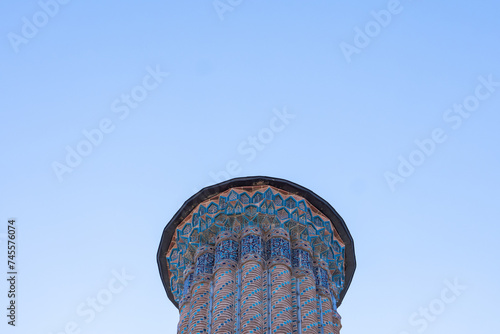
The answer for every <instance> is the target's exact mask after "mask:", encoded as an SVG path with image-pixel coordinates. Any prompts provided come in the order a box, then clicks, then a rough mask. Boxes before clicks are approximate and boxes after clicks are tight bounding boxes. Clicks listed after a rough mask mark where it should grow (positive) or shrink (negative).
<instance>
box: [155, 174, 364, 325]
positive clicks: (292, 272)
mask: <svg viewBox="0 0 500 334" xmlns="http://www.w3.org/2000/svg"><path fill="white" fill-rule="evenodd" d="M158 265H159V268H160V274H161V277H162V281H163V283H164V286H165V288H166V291H167V294H168V296H169V298H170V299H171V301H172V302H173V303H174V305H176V307H178V309H179V314H180V318H179V323H178V326H177V333H178V334H195V333H236V334H239V333H242V334H243V333H245V334H246V333H248V334H249V333H254V334H267V333H269V334H271V333H290V334H292V333H293V334H295V333H300V334H301V333H321V334H326V333H335V334H338V333H339V331H340V329H341V317H340V315H339V314H338V312H337V306H339V305H340V303H341V302H342V298H343V296H344V295H345V292H346V290H347V288H348V286H349V284H350V281H351V279H352V275H353V273H354V268H355V257H354V247H353V243H352V238H351V236H350V234H349V231H348V230H347V228H346V226H345V223H344V222H343V220H342V218H340V216H338V214H337V213H336V212H335V210H334V209H333V208H331V206H330V205H329V204H328V203H326V202H325V201H324V200H322V199H321V198H319V197H318V196H317V195H315V194H314V193H312V192H310V191H309V190H307V189H305V188H302V187H300V186H298V185H295V184H293V183H291V182H289V181H286V180H280V179H272V178H266V177H250V178H240V179H234V180H230V181H227V182H224V183H222V184H219V185H215V186H212V187H208V188H205V189H204V190H202V191H200V193H198V194H197V195H195V196H193V197H192V198H191V199H190V200H188V201H187V202H186V203H185V205H184V206H183V207H182V208H181V210H179V212H178V213H177V214H176V216H175V217H174V218H173V219H172V221H171V222H170V223H169V224H168V225H167V227H166V228H165V231H164V233H163V236H162V241H161V244H160V249H159V251H158Z"/></svg>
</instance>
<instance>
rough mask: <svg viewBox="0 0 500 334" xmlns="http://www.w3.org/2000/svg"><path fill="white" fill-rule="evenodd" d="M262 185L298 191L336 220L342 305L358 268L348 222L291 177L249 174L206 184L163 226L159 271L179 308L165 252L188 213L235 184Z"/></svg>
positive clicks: (334, 223)
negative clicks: (340, 243) (342, 264)
mask: <svg viewBox="0 0 500 334" xmlns="http://www.w3.org/2000/svg"><path fill="white" fill-rule="evenodd" d="M260 185H268V186H272V187H275V188H278V189H283V190H285V191H288V192H290V193H293V194H297V195H299V196H301V197H303V198H305V199H306V200H307V201H309V203H311V204H312V205H313V206H315V207H316V208H317V209H318V210H320V211H321V212H323V214H324V215H325V216H327V217H328V218H329V219H330V221H331V222H332V223H333V226H334V227H335V229H336V230H337V232H338V233H339V235H340V237H341V238H342V240H343V241H344V243H345V259H344V260H345V266H346V269H345V282H344V289H343V290H342V292H341V293H340V296H339V303H338V306H340V304H342V300H343V299H344V296H345V294H346V292H347V290H348V289H349V286H350V285H351V280H352V277H353V276H354V271H355V270H356V256H355V253H354V241H353V239H352V236H351V233H350V232H349V230H348V228H347V225H346V224H345V222H344V220H343V219H342V217H340V215H339V214H338V213H337V211H335V209H334V208H333V207H332V206H331V205H330V204H329V203H328V202H327V201H325V200H324V199H323V198H321V197H320V196H318V195H316V194H315V193H314V192H312V191H311V190H309V189H307V188H305V187H302V186H301V185H298V184H296V183H293V182H290V181H288V180H284V179H279V178H274V177H268V176H247V177H238V178H234V179H231V180H227V181H224V182H221V183H218V184H214V185H212V186H208V187H205V188H203V189H201V190H200V191H198V192H197V193H196V194H194V195H193V196H191V197H190V198H189V199H188V200H187V201H186V202H184V204H183V205H182V206H181V208H180V209H179V210H178V211H177V212H176V214H175V215H174V216H173V217H172V219H171V220H170V221H169V222H168V224H167V226H165V228H164V229H163V233H162V236H161V239H160V246H159V247H158V252H157V254H156V261H157V263H158V270H159V271H160V277H161V280H162V283H163V287H164V288H165V291H166V292H167V295H168V298H169V299H170V301H171V302H172V303H173V304H174V305H175V307H176V308H179V305H178V303H177V302H176V301H175V299H174V295H173V294H172V291H171V290H170V281H169V279H168V276H169V275H168V266H167V261H165V260H164V259H165V255H166V254H167V251H168V247H169V245H170V242H171V241H172V236H173V234H174V232H175V229H176V228H177V226H178V225H179V223H181V222H182V221H183V220H184V219H185V218H186V217H187V216H188V215H189V213H191V211H193V210H194V209H195V208H196V207H197V206H198V204H200V203H202V202H203V201H205V200H207V199H209V198H211V197H213V196H215V195H217V194H219V193H222V192H224V191H226V190H228V189H230V188H235V187H245V186H246V187H249V186H250V187H251V186H260Z"/></svg>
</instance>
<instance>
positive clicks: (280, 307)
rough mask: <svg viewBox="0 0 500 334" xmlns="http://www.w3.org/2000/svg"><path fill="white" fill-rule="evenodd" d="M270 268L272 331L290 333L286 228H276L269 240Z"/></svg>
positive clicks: (288, 257) (289, 270)
mask: <svg viewBox="0 0 500 334" xmlns="http://www.w3.org/2000/svg"><path fill="white" fill-rule="evenodd" d="M267 248H268V250H269V260H268V268H269V274H270V278H271V282H270V283H271V284H270V286H269V287H268V289H269V291H270V299H271V303H270V307H271V310H270V319H269V320H270V327H271V333H282V334H288V333H292V331H293V324H292V322H293V310H292V286H291V279H292V273H291V261H290V258H291V251H290V236H289V235H288V232H287V231H286V230H285V229H282V228H275V229H274V230H272V231H271V233H270V235H269V239H268V241H267Z"/></svg>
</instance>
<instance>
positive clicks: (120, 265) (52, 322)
mask: <svg viewBox="0 0 500 334" xmlns="http://www.w3.org/2000/svg"><path fill="white" fill-rule="evenodd" d="M61 2H64V1H62V0H61ZM66 2H67V3H64V4H63V3H59V2H55V0H53V1H51V0H41V2H40V3H38V2H37V1H3V2H2V3H1V4H0V13H1V14H0V16H1V17H0V37H1V38H0V52H1V57H2V61H1V62H0V74H1V75H0V82H1V91H2V98H1V99H0V110H1V121H0V129H1V131H0V136H1V144H2V150H1V152H2V161H1V163H2V173H1V176H0V186H1V188H0V189H1V190H2V191H1V195H0V196H1V205H0V209H1V215H0V218H1V221H0V241H1V244H0V256H1V260H0V263H2V265H1V268H2V269H1V272H2V273H3V274H2V275H1V277H4V274H5V272H6V269H7V268H6V266H5V264H4V263H5V262H6V231H7V219H8V218H11V217H14V218H16V219H17V223H18V247H19V256H18V258H17V262H18V270H19V278H18V279H19V280H18V290H19V291H18V292H19V295H18V296H19V298H18V309H17V311H18V319H17V321H18V323H17V325H18V328H16V329H13V328H11V326H7V324H6V320H7V318H6V317H5V314H4V313H6V310H5V308H6V305H7V302H8V300H7V298H6V292H7V290H8V287H7V282H6V281H5V280H4V279H2V281H3V283H1V284H0V288H1V290H0V295H1V296H2V298H0V302H1V303H2V306H1V307H0V309H2V310H4V311H1V314H0V319H3V320H2V323H1V324H0V328H1V332H2V333H42V334H49V333H54V334H56V333H61V332H64V331H65V328H66V329H67V330H66V332H67V333H72V332H74V333H93V334H101V333H102V334H104V333H105V334H108V333H124V334H125V333H127V334H128V333H175V330H176V324H177V319H178V313H177V310H176V309H175V308H174V307H173V306H172V305H171V304H170V302H169V300H168V299H167V296H166V294H165V292H164V290H163V286H162V285H161V281H160V278H159V275H158V272H157V266H156V258H155V256H156V250H157V247H158V243H159V239H160V236H161V232H162V230H163V227H164V226H165V225H166V223H167V222H168V221H169V219H170V218H171V217H172V216H173V215H174V213H175V212H176V211H177V209H178V208H179V207H180V206H181V205H182V203H183V202H184V201H185V200H186V199H187V198H188V197H190V196H191V195H192V194H193V193H194V192H195V191H197V190H199V189H200V188H201V187H203V186H205V185H207V184H213V183H215V182H216V181H220V180H223V179H224V178H225V177H227V176H245V175H267V176H275V177H281V178H285V179H289V180H291V181H293V182H296V183H299V184H301V185H303V186H305V187H307V188H309V189H311V190H313V191H314V192H316V193H317V194H318V195H320V196H322V197H323V198H324V199H326V200H327V201H329V202H330V203H331V204H332V205H333V206H334V207H335V208H336V210H337V211H338V212H339V213H340V215H341V216H342V217H343V218H344V220H345V221H346V223H347V225H348V227H349V229H350V231H351V234H352V236H353V238H354V241H355V247H356V255H357V262H358V268H357V271H356V273H355V276H354V279H353V281H352V285H351V288H350V290H349V292H348V293H347V295H346V298H345V299H344V303H343V304H342V306H341V307H340V308H339V312H340V314H341V315H342V316H343V325H344V329H343V330H342V333H343V334H357V333H368V332H369V333H371V334H417V333H426V334H433V333H439V334H442V333H454V334H466V333H467V334H469V333H493V332H496V331H497V330H498V328H499V325H500V323H499V320H498V315H497V313H498V303H497V301H498V300H499V299H500V292H499V291H500V290H499V289H498V287H497V285H498V276H499V275H500V271H499V269H498V258H499V256H500V252H499V249H498V238H499V234H500V233H499V232H500V227H499V220H498V217H499V216H500V206H499V205H498V203H499V200H500V194H499V189H500V177H499V176H498V171H499V170H500V159H499V149H498V143H499V142H500V131H498V126H499V125H500V116H499V111H500V84H499V82H500V63H499V59H500V44H499V43H498V42H499V40H498V36H499V33H500V20H498V13H499V11H500V5H499V4H498V2H496V1H492V0H490V1H481V2H471V1H468V2H456V1H440V2H431V1H415V0H414V1H410V0H401V1H400V2H397V1H385V0H384V1H357V2H356V3H355V4H352V3H346V2H345V1H314V2H313V1H311V2H305V1H272V2H271V1H237V0H232V1H229V0H221V1H218V2H215V5H216V6H217V9H216V8H215V7H214V3H213V2H212V1H210V0H209V1H195V2H189V1H183V2H181V1H146V2H139V1H127V2H123V1H106V2H102V1H95V0H90V1H76V0H73V1H66ZM277 115H280V117H281V118H279V117H278V116H277ZM96 129H97V130H96ZM87 137H90V139H87ZM122 270H124V271H125V275H123V274H121V272H122ZM117 276H118V277H120V278H121V281H120V280H118V279H117V278H116V277H117ZM132 276H133V277H134V278H133V279H132V278H131V277H132ZM446 282H448V283H446ZM449 285H452V286H454V287H453V288H452V289H450V287H449ZM94 299H96V300H97V302H95V303H94V306H92V303H93V302H92V300H94ZM99 300H100V302H99ZM96 303H97V304H96ZM102 304H104V306H103V305H102Z"/></svg>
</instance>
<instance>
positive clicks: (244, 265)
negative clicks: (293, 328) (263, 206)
mask: <svg viewBox="0 0 500 334" xmlns="http://www.w3.org/2000/svg"><path fill="white" fill-rule="evenodd" d="M263 246H264V243H263V240H262V232H261V230H260V228H259V227H247V228H246V229H244V230H243V231H242V234H241V258H240V265H241V302H240V330H241V334H263V333H264V303H265V301H264V292H263V280H264V277H263V274H264V266H263V264H264V258H263V255H264V247H263Z"/></svg>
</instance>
